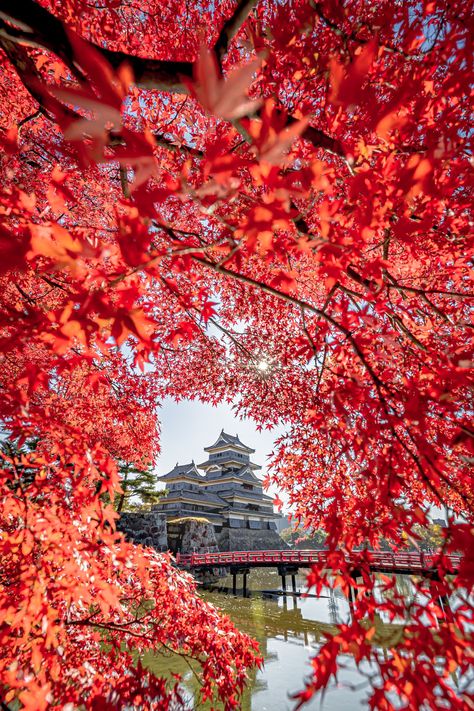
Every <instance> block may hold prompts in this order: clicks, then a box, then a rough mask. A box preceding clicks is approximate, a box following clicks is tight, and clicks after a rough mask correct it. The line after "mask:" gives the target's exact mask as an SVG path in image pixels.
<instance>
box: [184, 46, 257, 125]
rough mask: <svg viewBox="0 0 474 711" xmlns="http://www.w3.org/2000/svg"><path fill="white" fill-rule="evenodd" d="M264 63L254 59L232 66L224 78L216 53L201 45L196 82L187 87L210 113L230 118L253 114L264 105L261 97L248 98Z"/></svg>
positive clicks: (196, 68)
mask: <svg viewBox="0 0 474 711" xmlns="http://www.w3.org/2000/svg"><path fill="white" fill-rule="evenodd" d="M261 64H262V60H261V59H254V60H252V61H251V62H249V63H248V64H245V65H243V66H240V67H236V68H234V69H232V70H231V71H230V72H229V74H228V75H227V76H226V77H225V78H222V77H221V75H220V72H219V69H218V66H217V60H216V58H215V55H214V53H213V52H211V51H210V50H209V49H208V48H207V47H206V46H205V45H201V47H200V49H199V55H198V59H197V61H196V64H195V81H194V83H188V86H189V89H190V91H191V94H192V95H193V96H194V97H195V98H196V99H197V100H198V101H199V102H200V104H201V105H202V107H203V108H204V109H205V110H206V111H207V112H209V113H211V114H215V115H216V116H219V117H220V118H223V119H227V120H229V121H231V120H233V119H239V118H241V117H242V116H246V115H248V114H251V113H254V112H255V111H257V109H258V108H259V106H260V105H261V100H260V99H249V98H248V97H247V92H248V89H249V87H250V84H251V82H252V79H253V76H254V74H255V73H256V72H257V71H258V69H259V68H260V66H261Z"/></svg>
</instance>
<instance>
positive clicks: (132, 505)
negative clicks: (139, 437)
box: [115, 462, 166, 513]
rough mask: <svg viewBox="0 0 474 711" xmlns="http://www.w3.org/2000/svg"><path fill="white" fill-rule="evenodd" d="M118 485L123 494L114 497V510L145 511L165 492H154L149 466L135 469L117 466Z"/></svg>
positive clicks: (153, 481) (132, 465)
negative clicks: (118, 474)
mask: <svg viewBox="0 0 474 711" xmlns="http://www.w3.org/2000/svg"><path fill="white" fill-rule="evenodd" d="M119 472H120V485H121V487H122V490H123V493H122V494H119V495H118V496H117V497H116V503H115V506H116V510H117V512H118V513H120V512H121V511H147V510H149V509H150V507H151V506H153V504H156V503H157V502H158V501H159V499H160V498H161V497H162V496H163V495H164V494H165V492H166V490H164V489H160V490H159V491H157V490H156V488H155V486H156V476H155V474H154V473H153V470H152V468H151V466H150V465H148V466H143V467H137V466H136V465H135V464H130V463H127V462H121V463H120V464H119Z"/></svg>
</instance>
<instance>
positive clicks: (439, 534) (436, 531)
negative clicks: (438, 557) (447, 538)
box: [413, 523, 444, 551]
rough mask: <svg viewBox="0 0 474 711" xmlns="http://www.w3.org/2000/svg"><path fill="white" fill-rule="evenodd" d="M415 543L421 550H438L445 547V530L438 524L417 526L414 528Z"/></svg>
mask: <svg viewBox="0 0 474 711" xmlns="http://www.w3.org/2000/svg"><path fill="white" fill-rule="evenodd" d="M413 533H414V534H415V543H416V546H417V547H418V548H420V549H421V550H425V551H426V550H438V549H439V548H441V546H442V545H443V540H444V537H443V528H442V527H441V526H440V525H439V524H438V523H431V524H428V525H427V526H422V525H420V524H417V525H415V526H414V527H413Z"/></svg>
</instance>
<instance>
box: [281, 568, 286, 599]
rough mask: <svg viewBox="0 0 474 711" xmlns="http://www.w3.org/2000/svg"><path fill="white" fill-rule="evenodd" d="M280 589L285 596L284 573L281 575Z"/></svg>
mask: <svg viewBox="0 0 474 711" xmlns="http://www.w3.org/2000/svg"><path fill="white" fill-rule="evenodd" d="M281 589H282V590H283V593H284V594H285V595H286V575H285V574H284V573H282V574H281Z"/></svg>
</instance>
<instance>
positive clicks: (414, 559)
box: [176, 550, 461, 575]
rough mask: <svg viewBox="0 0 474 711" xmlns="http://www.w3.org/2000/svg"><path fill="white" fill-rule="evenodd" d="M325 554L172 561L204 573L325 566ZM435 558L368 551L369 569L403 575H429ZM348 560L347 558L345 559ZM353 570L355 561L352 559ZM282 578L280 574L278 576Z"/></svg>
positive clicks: (455, 561) (197, 556)
mask: <svg viewBox="0 0 474 711" xmlns="http://www.w3.org/2000/svg"><path fill="white" fill-rule="evenodd" d="M327 558H328V551H322V550H284V551H231V552H228V553H191V554H190V555H180V554H179V553H178V555H177V557H176V562H177V563H178V564H179V565H180V566H183V567H186V568H192V569H199V570H204V569H206V568H207V569H208V568H216V567H219V566H222V567H229V568H231V569H234V570H235V569H242V568H269V567H278V568H279V569H281V570H283V569H285V568H308V567H310V566H311V565H313V564H316V563H323V564H325V563H327ZM437 558H438V556H437V555H436V554H435V553H391V552H371V553H370V567H371V569H372V570H374V571H380V572H385V573H404V574H406V575H410V574H412V575H416V574H429V573H435V572H436V565H437ZM349 560H350V559H349ZM447 560H448V561H449V563H450V567H451V570H452V572H453V573H454V572H456V571H457V570H458V569H459V563H460V560H461V557H460V556H458V555H449V556H447ZM354 567H355V568H356V567H357V565H356V559H355V557H354ZM281 574H282V575H283V573H281Z"/></svg>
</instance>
